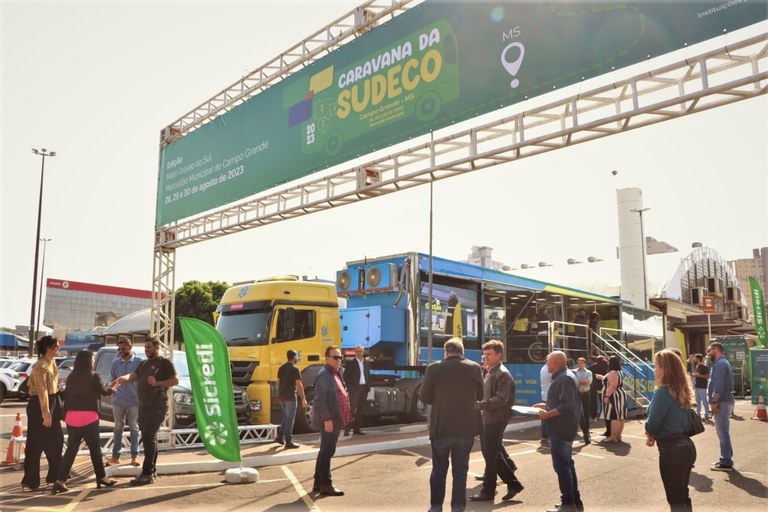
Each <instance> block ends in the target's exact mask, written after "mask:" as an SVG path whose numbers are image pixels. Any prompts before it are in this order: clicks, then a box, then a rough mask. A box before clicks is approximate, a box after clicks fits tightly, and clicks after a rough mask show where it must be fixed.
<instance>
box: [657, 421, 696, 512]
mask: <svg viewBox="0 0 768 512" xmlns="http://www.w3.org/2000/svg"><path fill="white" fill-rule="evenodd" d="M656 445H657V446H658V447H659V472H660V473H661V481H662V483H663V484H664V492H665V493H666V495H667V503H669V508H670V510H671V511H672V512H678V511H680V512H688V511H691V510H693V508H692V505H691V498H690V496H689V494H688V481H689V480H690V478H691V469H692V468H693V464H694V462H696V446H695V445H694V444H693V441H691V438H689V437H688V436H686V435H680V436H679V437H678V438H677V439H674V440H663V439H660V440H657V441H656Z"/></svg>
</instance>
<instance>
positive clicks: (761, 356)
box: [749, 348, 768, 405]
mask: <svg viewBox="0 0 768 512" xmlns="http://www.w3.org/2000/svg"><path fill="white" fill-rule="evenodd" d="M749 369H750V376H751V378H752V403H753V404H754V405H757V404H758V403H759V402H760V400H761V399H762V402H763V403H766V400H768V350H763V349H758V348H753V349H752V350H750V351H749Z"/></svg>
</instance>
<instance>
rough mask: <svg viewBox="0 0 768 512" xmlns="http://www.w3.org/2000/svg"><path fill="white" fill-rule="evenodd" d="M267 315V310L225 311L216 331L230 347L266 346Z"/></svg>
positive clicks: (268, 311)
mask: <svg viewBox="0 0 768 512" xmlns="http://www.w3.org/2000/svg"><path fill="white" fill-rule="evenodd" d="M269 314H270V310H268V309H250V310H246V311H226V312H223V313H222V314H221V316H220V317H219V321H218V323H217V324H216V329H217V330H218V331H219V332H220V333H221V336H222V337H223V338H224V339H225V340H226V342H227V345H228V346H230V347H242V346H251V345H266V344H267V338H268V337H269V336H268V325H269V324H268V321H269Z"/></svg>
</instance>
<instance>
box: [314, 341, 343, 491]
mask: <svg viewBox="0 0 768 512" xmlns="http://www.w3.org/2000/svg"><path fill="white" fill-rule="evenodd" d="M342 359H343V358H342V356H341V349H340V348H339V347H338V346H337V345H331V346H329V347H327V348H326V349H325V366H323V367H322V368H321V369H320V371H319V372H318V374H317V378H316V379H315V404H314V409H313V410H312V426H313V427H314V428H315V429H317V430H319V431H320V451H319V452H318V453H317V461H316V462H315V481H314V484H313V486H312V491H313V492H319V493H320V494H321V495H323V496H344V491H342V490H341V489H337V488H336V487H334V486H333V480H332V478H331V458H332V457H333V454H334V453H336V443H337V442H338V440H339V433H340V432H341V429H342V428H343V427H344V425H347V424H348V423H349V422H350V421H352V413H351V412H350V410H349V395H348V394H347V388H345V387H344V382H343V381H342V380H341V375H340V373H339V369H340V368H341V360H342Z"/></svg>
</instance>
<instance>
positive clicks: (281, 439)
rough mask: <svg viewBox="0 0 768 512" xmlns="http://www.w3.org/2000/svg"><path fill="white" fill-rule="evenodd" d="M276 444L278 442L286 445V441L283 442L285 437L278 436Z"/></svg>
mask: <svg viewBox="0 0 768 512" xmlns="http://www.w3.org/2000/svg"><path fill="white" fill-rule="evenodd" d="M275 442H276V443H277V444H285V441H283V436H277V437H276V438H275Z"/></svg>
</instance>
